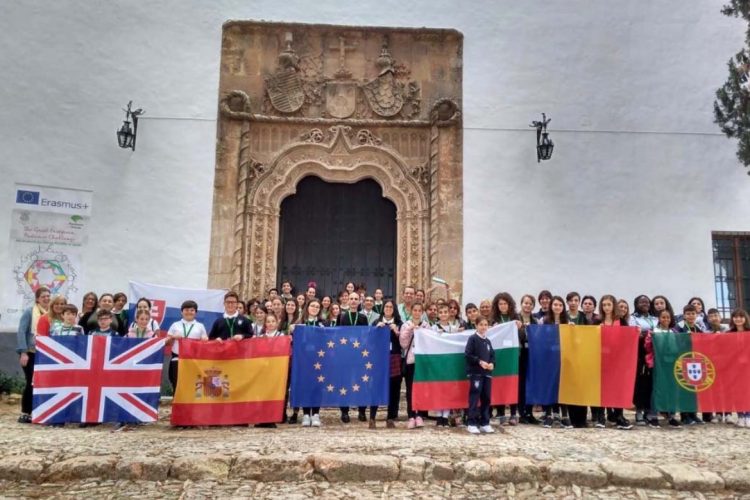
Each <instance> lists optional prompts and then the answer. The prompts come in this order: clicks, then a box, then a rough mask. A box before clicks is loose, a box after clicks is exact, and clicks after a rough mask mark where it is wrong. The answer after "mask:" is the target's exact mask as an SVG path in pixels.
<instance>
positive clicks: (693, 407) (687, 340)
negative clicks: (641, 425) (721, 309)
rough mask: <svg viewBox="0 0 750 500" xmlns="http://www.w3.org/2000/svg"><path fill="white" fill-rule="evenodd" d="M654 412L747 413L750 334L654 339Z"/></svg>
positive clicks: (670, 335) (675, 335) (671, 335)
mask: <svg viewBox="0 0 750 500" xmlns="http://www.w3.org/2000/svg"><path fill="white" fill-rule="evenodd" d="M653 344H654V390H653V396H652V398H653V401H652V403H653V407H654V409H655V410H658V411H667V412H733V411H740V412H744V411H750V383H748V377H749V376H750V334H747V333H655V334H653Z"/></svg>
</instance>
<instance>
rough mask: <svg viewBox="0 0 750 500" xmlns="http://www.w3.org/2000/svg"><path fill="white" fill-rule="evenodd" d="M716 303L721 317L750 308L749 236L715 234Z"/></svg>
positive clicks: (741, 234)
mask: <svg viewBox="0 0 750 500" xmlns="http://www.w3.org/2000/svg"><path fill="white" fill-rule="evenodd" d="M712 240H713V250H714V281H715V286H716V303H717V304H718V309H719V312H721V315H722V317H724V318H728V317H729V315H730V314H731V313H732V310H734V309H737V308H739V307H741V308H743V309H745V310H748V309H750V233H718V232H715V233H713V234H712Z"/></svg>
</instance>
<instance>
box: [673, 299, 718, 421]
mask: <svg viewBox="0 0 750 500" xmlns="http://www.w3.org/2000/svg"><path fill="white" fill-rule="evenodd" d="M697 319H698V311H697V309H696V308H695V306H694V305H692V304H688V305H686V306H685V307H683V308H682V321H680V322H679V323H678V324H677V332H679V333H700V332H701V328H700V327H699V326H698V324H697ZM703 416H704V418H705V417H707V416H708V417H709V420H708V421H709V422H710V421H711V419H710V414H704V415H703ZM680 420H681V421H682V424H683V425H696V424H703V423H705V422H704V421H703V420H701V419H699V418H698V414H697V413H695V412H682V413H680Z"/></svg>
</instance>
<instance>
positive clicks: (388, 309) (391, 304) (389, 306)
mask: <svg viewBox="0 0 750 500" xmlns="http://www.w3.org/2000/svg"><path fill="white" fill-rule="evenodd" d="M377 326H378V327H381V326H386V327H388V329H389V331H390V339H391V350H390V356H389V365H390V366H389V370H388V371H389V375H390V377H389V378H390V384H389V388H388V416H387V419H386V422H385V426H386V428H388V429H395V428H396V419H397V418H398V406H399V403H400V400H401V379H402V377H403V373H401V361H402V358H401V344H400V343H399V329H400V328H401V318H399V316H398V305H397V304H396V302H395V301H393V300H386V301H385V302H383V313H382V314H381V316H380V320H379V322H378V325H377ZM375 410H377V407H375ZM371 417H372V418H370V427H371V428H374V427H375V424H374V422H375V414H374V413H371Z"/></svg>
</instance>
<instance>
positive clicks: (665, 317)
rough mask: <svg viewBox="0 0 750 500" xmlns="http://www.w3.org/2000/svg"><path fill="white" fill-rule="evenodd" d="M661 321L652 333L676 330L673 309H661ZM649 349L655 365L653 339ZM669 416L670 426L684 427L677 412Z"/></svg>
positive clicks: (648, 357)
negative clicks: (678, 418)
mask: <svg viewBox="0 0 750 500" xmlns="http://www.w3.org/2000/svg"><path fill="white" fill-rule="evenodd" d="M655 300H656V298H654V299H653V300H652V301H651V302H652V303H653V302H654V301H655ZM658 314H659V316H658V318H659V322H658V323H657V324H656V326H655V327H654V331H653V333H652V335H665V334H671V333H674V331H675V322H674V315H673V314H672V309H671V307H670V308H667V307H664V308H662V309H661V310H660V311H659V313H658ZM647 349H648V351H649V354H648V355H647V358H646V359H647V361H650V363H651V364H652V365H653V356H654V354H653V341H652V342H648V343H647ZM666 416H667V419H668V420H667V423H668V424H669V426H670V427H682V424H681V423H680V421H679V420H677V419H676V418H675V414H674V413H671V412H667V413H666Z"/></svg>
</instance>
